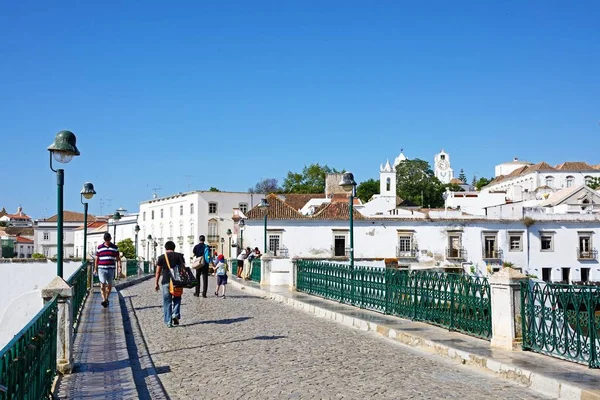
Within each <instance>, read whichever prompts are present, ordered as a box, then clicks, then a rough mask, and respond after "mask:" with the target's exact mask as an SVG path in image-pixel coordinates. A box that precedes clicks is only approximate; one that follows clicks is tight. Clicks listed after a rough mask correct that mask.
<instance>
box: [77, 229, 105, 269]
mask: <svg viewBox="0 0 600 400" xmlns="http://www.w3.org/2000/svg"><path fill="white" fill-rule="evenodd" d="M106 232H107V223H106V221H94V222H88V226H87V250H86V252H87V259H88V261H91V260H92V259H93V258H94V255H95V254H96V249H97V248H98V245H99V244H100V243H103V242H104V234H105V233H106ZM83 236H84V232H83V225H81V226H78V227H77V228H76V229H75V230H74V233H73V237H74V243H75V257H76V258H83Z"/></svg>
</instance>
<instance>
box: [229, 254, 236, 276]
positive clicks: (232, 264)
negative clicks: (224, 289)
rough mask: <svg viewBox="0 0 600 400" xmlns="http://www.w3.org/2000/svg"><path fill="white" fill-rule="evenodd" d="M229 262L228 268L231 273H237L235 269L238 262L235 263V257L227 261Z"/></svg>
mask: <svg viewBox="0 0 600 400" xmlns="http://www.w3.org/2000/svg"><path fill="white" fill-rule="evenodd" d="M227 262H228V263H229V269H231V275H234V276H235V275H237V270H238V264H237V259H235V258H232V259H231V260H228V261H227Z"/></svg>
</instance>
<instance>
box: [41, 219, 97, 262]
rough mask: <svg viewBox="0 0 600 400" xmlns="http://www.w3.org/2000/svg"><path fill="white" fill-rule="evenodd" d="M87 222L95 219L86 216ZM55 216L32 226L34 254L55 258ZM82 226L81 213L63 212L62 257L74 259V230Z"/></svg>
mask: <svg viewBox="0 0 600 400" xmlns="http://www.w3.org/2000/svg"><path fill="white" fill-rule="evenodd" d="M88 221H89V222H94V221H96V217H94V216H93V215H88ZM56 222H57V216H56V215H54V216H52V217H50V218H47V219H41V220H37V221H36V222H35V225H34V242H35V252H36V253H40V254H43V255H45V256H46V257H49V258H53V257H56V253H57V247H56V243H57V237H56V225H57V224H56ZM82 224H83V213H78V212H74V211H64V212H63V257H65V258H74V257H76V256H75V229H77V228H78V227H79V226H81V225H82Z"/></svg>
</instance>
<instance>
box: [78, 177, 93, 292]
mask: <svg viewBox="0 0 600 400" xmlns="http://www.w3.org/2000/svg"><path fill="white" fill-rule="evenodd" d="M95 194H96V191H95V190H94V185H93V184H92V183H91V182H86V183H84V184H83V189H81V192H80V196H79V197H80V199H81V204H83V264H84V265H87V225H88V223H87V217H88V203H87V201H83V199H84V198H85V199H86V200H91V198H92V197H94V195H95ZM88 272H91V270H89V269H88ZM88 276H89V278H91V276H92V275H91V274H90V273H88ZM89 278H88V281H89V282H88V287H92V286H91V280H90V279H89Z"/></svg>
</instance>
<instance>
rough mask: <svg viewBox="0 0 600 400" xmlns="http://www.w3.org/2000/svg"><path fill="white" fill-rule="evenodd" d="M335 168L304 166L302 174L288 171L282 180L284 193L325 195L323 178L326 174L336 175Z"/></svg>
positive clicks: (316, 165)
mask: <svg viewBox="0 0 600 400" xmlns="http://www.w3.org/2000/svg"><path fill="white" fill-rule="evenodd" d="M340 172H343V171H338V170H336V169H335V168H330V167H328V166H327V165H323V166H321V165H319V164H318V163H317V164H311V165H309V166H304V168H303V169H302V172H300V173H299V172H292V171H289V172H288V174H287V176H286V177H285V179H284V180H283V187H282V191H283V192H284V193H325V177H326V176H327V174H336V173H340Z"/></svg>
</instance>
